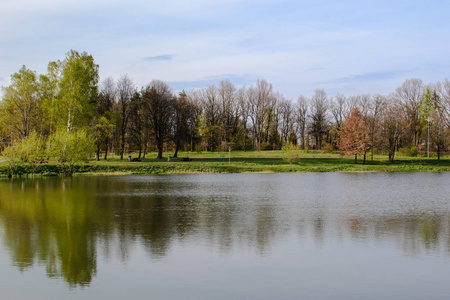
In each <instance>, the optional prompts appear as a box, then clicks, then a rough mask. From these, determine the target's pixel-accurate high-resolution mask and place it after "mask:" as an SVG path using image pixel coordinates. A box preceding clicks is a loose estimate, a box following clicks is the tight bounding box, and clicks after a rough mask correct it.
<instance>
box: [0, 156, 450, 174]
mask: <svg viewBox="0 0 450 300" xmlns="http://www.w3.org/2000/svg"><path fill="white" fill-rule="evenodd" d="M172 155H173V153H165V158H164V159H162V160H159V159H156V154H155V153H150V154H149V155H147V157H146V158H145V159H142V160H141V162H130V161H129V160H128V159H124V160H120V159H119V158H118V157H117V156H115V157H114V158H111V157H109V158H108V160H106V161H105V160H100V161H98V162H97V161H95V160H90V161H88V162H84V163H80V164H77V165H76V166H75V175H79V174H87V175H117V174H119V175H122V174H189V173H255V172H257V173H279V172H423V171H439V172H442V171H450V158H449V157H445V158H441V160H440V161H437V159H436V158H429V159H428V158H423V157H397V158H396V159H395V160H394V162H392V163H391V162H389V161H388V160H387V157H386V156H375V157H374V160H373V161H371V160H370V158H368V159H367V160H366V163H365V164H363V163H362V160H360V161H358V164H355V163H354V158H353V157H342V156H340V155H339V154H327V153H320V152H318V151H308V152H302V151H300V152H298V153H297V155H298V156H299V157H300V158H299V159H298V160H297V162H295V163H292V164H289V163H288V162H286V161H285V160H283V159H282V156H283V155H284V153H282V152H281V151H252V152H243V151H238V152H232V153H231V162H230V164H229V160H228V159H229V157H228V155H229V154H228V152H227V153H218V152H207V153H206V152H203V153H193V152H182V153H179V155H178V157H179V158H173V159H172V161H171V162H169V161H167V157H169V156H172ZM219 155H220V156H222V157H223V158H222V159H219ZM132 156H133V157H137V155H136V154H133V155H132ZM182 157H189V158H191V159H192V160H191V161H181V158H182ZM30 173H31V168H30V167H29V166H27V165H26V164H22V165H20V166H19V167H18V169H17V170H16V172H15V174H16V175H19V176H20V175H27V174H30ZM58 173H59V164H58V163H57V162H55V161H52V160H50V161H49V163H48V164H43V165H40V166H38V168H37V170H36V174H37V175H40V176H52V175H57V174H58ZM8 174H10V171H9V169H8V165H7V162H6V161H4V159H3V158H2V157H0V175H3V176H8Z"/></svg>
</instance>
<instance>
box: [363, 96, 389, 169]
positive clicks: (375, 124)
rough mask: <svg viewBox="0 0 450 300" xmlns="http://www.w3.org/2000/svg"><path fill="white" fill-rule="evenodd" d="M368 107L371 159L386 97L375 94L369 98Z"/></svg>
mask: <svg viewBox="0 0 450 300" xmlns="http://www.w3.org/2000/svg"><path fill="white" fill-rule="evenodd" d="M371 99H372V100H371V104H370V109H369V112H368V114H367V118H366V119H367V120H366V121H367V126H368V131H369V141H370V149H371V160H372V161H373V154H374V148H375V144H376V139H377V137H378V138H379V128H380V126H379V124H380V119H381V116H382V114H383V111H384V109H385V106H386V97H384V96H381V95H375V96H374V97H372V98H371Z"/></svg>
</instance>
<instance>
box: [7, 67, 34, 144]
mask: <svg viewBox="0 0 450 300" xmlns="http://www.w3.org/2000/svg"><path fill="white" fill-rule="evenodd" d="M2 90H3V101H2V102H1V103H0V105H1V106H2V107H3V109H4V110H3V111H4V114H3V117H2V119H4V120H3V122H2V123H3V124H2V125H3V126H5V127H6V128H4V129H3V130H5V129H6V130H8V131H10V132H13V133H14V135H15V136H19V137H20V138H23V137H26V136H28V134H29V133H30V132H31V129H32V128H33V127H36V126H38V125H40V124H42V120H39V117H40V114H39V111H40V103H39V97H38V83H37V75H36V73H35V72H34V71H31V70H29V69H27V68H26V67H25V66H22V68H21V69H20V71H19V72H17V73H14V74H12V75H11V84H10V85H9V86H7V87H5V88H2Z"/></svg>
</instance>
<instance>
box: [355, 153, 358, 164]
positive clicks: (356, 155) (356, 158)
mask: <svg viewBox="0 0 450 300" xmlns="http://www.w3.org/2000/svg"><path fill="white" fill-rule="evenodd" d="M357 163H358V154H355V164H357Z"/></svg>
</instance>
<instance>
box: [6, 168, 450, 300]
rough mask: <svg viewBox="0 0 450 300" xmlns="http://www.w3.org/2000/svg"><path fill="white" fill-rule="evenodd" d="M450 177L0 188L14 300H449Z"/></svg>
mask: <svg viewBox="0 0 450 300" xmlns="http://www.w3.org/2000/svg"><path fill="white" fill-rule="evenodd" d="M449 183H450V173H302V174H227V175H220V174H217V175H175V176H174V175H171V176H121V177H74V178H69V179H60V178H42V179H35V180H32V179H26V180H12V181H9V180H3V181H0V281H1V286H2V298H3V297H4V298H5V299H80V298H82V299H125V298H128V299H149V298H151V299H301V298H302V299H447V297H448V295H449V294H450V285H449V284H448V280H449V278H450V222H449V216H450V196H449V195H450V187H449Z"/></svg>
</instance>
